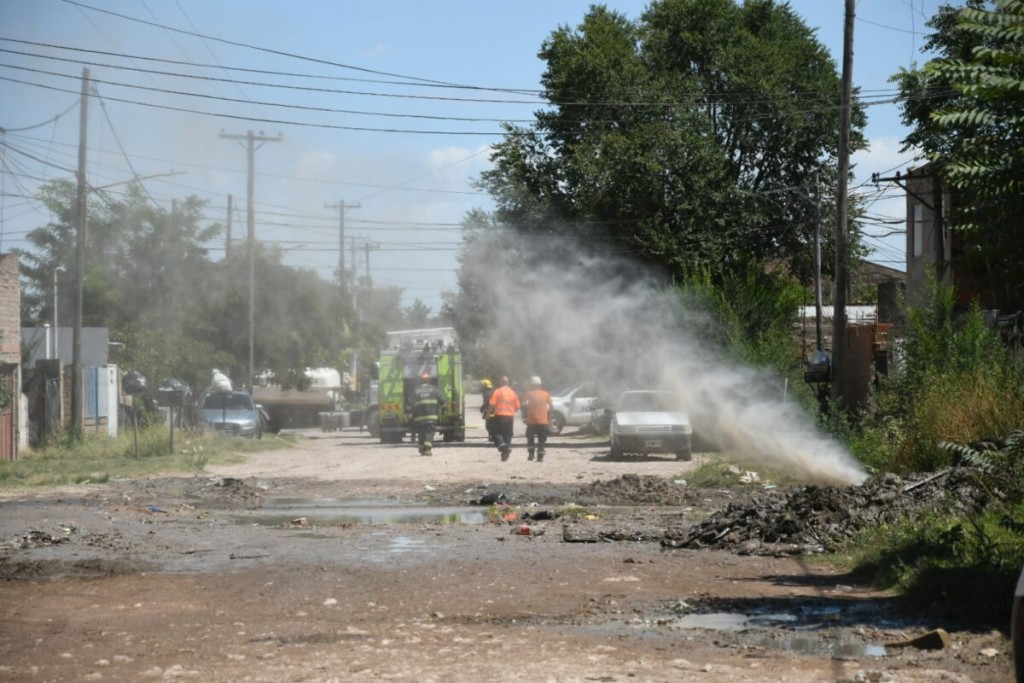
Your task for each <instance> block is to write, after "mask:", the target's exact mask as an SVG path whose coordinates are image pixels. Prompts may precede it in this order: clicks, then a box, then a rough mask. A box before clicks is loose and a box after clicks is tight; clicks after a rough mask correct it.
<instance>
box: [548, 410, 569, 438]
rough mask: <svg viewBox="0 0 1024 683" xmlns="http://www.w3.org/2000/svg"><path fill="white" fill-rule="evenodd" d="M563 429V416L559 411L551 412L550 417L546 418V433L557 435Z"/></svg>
mask: <svg viewBox="0 0 1024 683" xmlns="http://www.w3.org/2000/svg"><path fill="white" fill-rule="evenodd" d="M563 429H565V418H564V417H562V414H561V413H551V417H550V418H548V434H553V435H555V436H558V435H559V434H561V433H562V430H563Z"/></svg>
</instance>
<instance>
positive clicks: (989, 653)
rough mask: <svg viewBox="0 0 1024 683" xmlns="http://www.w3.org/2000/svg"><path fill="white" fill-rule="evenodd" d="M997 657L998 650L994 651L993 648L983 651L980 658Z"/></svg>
mask: <svg viewBox="0 0 1024 683" xmlns="http://www.w3.org/2000/svg"><path fill="white" fill-rule="evenodd" d="M998 655H999V650H997V649H995V648H994V647H986V648H985V649H984V650H982V651H981V656H982V657H996V656H998Z"/></svg>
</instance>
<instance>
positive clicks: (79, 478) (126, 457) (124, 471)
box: [0, 426, 296, 488]
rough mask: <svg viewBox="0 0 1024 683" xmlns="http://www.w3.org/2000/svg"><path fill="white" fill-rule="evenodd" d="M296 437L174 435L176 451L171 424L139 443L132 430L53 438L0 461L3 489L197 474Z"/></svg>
mask: <svg viewBox="0 0 1024 683" xmlns="http://www.w3.org/2000/svg"><path fill="white" fill-rule="evenodd" d="M295 441H296V439H295V438H294V437H288V436H280V435H273V436H268V437H265V438H263V439H260V440H258V441H257V440H253V439H238V438H231V437H225V436H221V435H216V434H175V436H174V450H173V452H172V451H171V447H170V446H171V443H170V434H169V432H168V430H167V428H165V427H155V426H154V427H147V428H145V429H141V430H140V431H139V433H138V442H137V444H136V440H135V438H134V437H133V435H132V434H131V432H130V431H128V430H123V431H122V432H121V435H120V436H118V437H117V438H115V439H108V438H105V437H92V436H87V437H86V438H84V439H82V440H81V441H79V440H77V439H71V438H64V439H53V440H51V441H50V442H49V443H48V444H47V445H46V446H44V447H42V448H39V449H37V450H34V451H30V452H26V453H22V454H21V456H20V458H19V459H18V460H13V461H0V488H15V487H23V486H29V487H31V486H55V485H66V484H98V483H103V482H107V481H110V480H112V479H118V478H121V477H139V476H146V475H152V474H167V473H173V472H186V473H192V474H194V473H197V472H201V471H202V470H203V468H204V467H206V466H207V465H208V464H229V463H232V462H238V461H240V460H241V459H242V457H243V456H244V455H245V454H246V453H254V452H258V451H268V450H277V449H279V448H288V447H290V446H293V445H294V444H295Z"/></svg>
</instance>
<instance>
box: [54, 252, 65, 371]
mask: <svg viewBox="0 0 1024 683" xmlns="http://www.w3.org/2000/svg"><path fill="white" fill-rule="evenodd" d="M66 272H67V268H65V267H64V266H57V267H56V268H54V269H53V357H54V358H60V321H59V320H58V319H57V273H66Z"/></svg>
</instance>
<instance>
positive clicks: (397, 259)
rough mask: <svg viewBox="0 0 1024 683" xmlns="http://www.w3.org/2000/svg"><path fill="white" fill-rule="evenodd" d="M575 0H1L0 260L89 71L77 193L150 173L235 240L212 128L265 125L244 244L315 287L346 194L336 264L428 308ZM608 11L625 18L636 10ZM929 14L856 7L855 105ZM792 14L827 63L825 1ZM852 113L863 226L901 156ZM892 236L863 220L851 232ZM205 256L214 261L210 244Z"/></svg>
mask: <svg viewBox="0 0 1024 683" xmlns="http://www.w3.org/2000/svg"><path fill="white" fill-rule="evenodd" d="M590 4H591V3H590V2H583V1H578V0H517V1H516V2H481V1H480V0H472V1H471V0H424V1H412V0H404V1H399V0H394V1H391V2H388V1H386V0H379V1H377V2H368V1H365V0H360V1H349V2H334V1H327V0H322V1H321V0H307V1H305V2H281V1H280V0H277V1H268V0H80V1H79V0H74V1H71V0H33V1H32V2H25V1H24V0H0V39H2V40H0V50H3V52H0V129H3V133H2V134H0V143H3V145H4V146H3V148H2V149H0V160H2V161H3V166H0V251H8V250H10V249H12V248H17V247H23V246H25V243H24V242H23V238H24V235H25V233H26V232H27V231H28V230H31V229H32V228H34V227H37V226H39V225H44V224H45V223H46V222H47V221H48V220H49V217H48V215H47V213H46V211H45V209H43V208H42V206H41V205H40V204H39V202H37V201H35V200H34V199H32V198H31V197H30V195H31V194H32V193H33V191H34V188H35V187H36V186H37V185H38V183H39V182H41V181H42V180H45V179H51V178H57V177H71V176H72V175H73V173H71V172H69V170H72V171H73V169H74V168H75V167H76V164H77V145H78V138H79V134H78V127H79V121H78V107H77V102H78V99H79V96H78V92H79V90H80V87H81V85H80V80H79V79H80V76H81V73H82V68H83V66H88V67H89V69H90V72H91V76H92V78H93V79H94V80H95V83H94V87H95V91H96V96H94V97H92V98H91V105H90V110H89V134H88V135H89V145H88V147H89V165H88V172H87V174H88V180H89V182H90V184H92V185H93V186H96V187H100V186H106V185H111V186H112V187H111V188H110V189H109V191H111V192H117V191H118V190H119V185H118V184H119V183H124V182H125V181H127V180H130V179H131V178H132V177H133V175H136V174H137V175H138V176H140V177H146V176H159V177H153V178H151V179H149V180H146V181H145V186H146V189H147V191H148V192H149V193H150V195H151V196H152V197H153V199H154V200H155V201H157V202H158V203H160V204H161V205H163V206H164V207H165V208H169V207H170V203H171V200H172V199H180V198H183V197H186V196H188V195H197V196H199V197H201V198H203V199H206V200H208V201H209V205H208V207H207V210H206V217H207V218H208V219H209V220H210V221H224V220H225V219H226V217H227V197H228V195H229V194H230V195H232V196H233V206H234V211H233V212H232V213H233V219H232V222H233V226H234V228H233V231H234V235H235V236H236V237H237V236H238V235H241V234H242V231H243V230H244V226H245V221H246V218H245V210H244V207H245V193H246V153H245V149H244V148H243V146H242V145H241V144H240V143H239V142H238V141H236V140H232V139H228V138H224V137H222V134H227V135H245V134H246V133H247V131H250V130H252V131H254V132H256V133H257V134H259V133H261V132H262V133H263V134H265V135H266V136H271V137H276V136H278V135H280V136H281V140H280V141H268V142H266V143H264V144H262V145H261V146H260V148H259V149H258V151H257V152H256V179H255V195H256V212H255V213H256V235H257V238H258V239H261V240H264V241H267V242H272V243H275V244H278V245H279V246H281V247H282V248H283V249H285V250H286V253H287V255H286V263H289V264H291V265H295V266H301V267H307V268H312V269H315V270H316V271H317V272H318V273H319V274H320V275H321V276H323V277H325V278H330V277H331V274H332V271H333V270H334V268H335V267H336V266H337V263H338V241H339V240H338V237H339V228H338V225H339V213H338V210H337V209H336V208H331V206H332V205H337V204H339V203H341V202H344V203H345V204H348V205H352V207H351V208H349V209H347V210H346V220H345V226H346V237H347V238H348V240H347V246H346V250H345V254H344V260H345V264H346V266H347V267H350V268H351V267H352V260H351V256H352V251H351V247H352V244H353V243H354V244H355V245H356V247H357V251H356V254H357V258H356V261H355V266H356V268H357V269H358V272H359V274H360V275H364V274H365V273H366V268H367V256H368V257H369V272H370V275H371V277H372V278H373V281H374V283H375V284H377V285H381V286H384V285H394V286H397V287H401V288H403V289H404V290H405V298H404V303H406V304H409V303H411V302H412V301H413V300H414V299H417V298H418V299H420V300H422V301H423V302H424V303H425V304H427V305H428V306H430V307H431V308H432V309H433V310H434V312H437V310H438V309H439V307H440V304H441V297H440V294H441V292H442V291H445V290H447V291H453V290H454V289H455V287H456V278H455V274H454V268H455V267H456V261H455V256H456V253H457V249H458V244H459V239H460V237H459V230H458V227H457V224H458V222H459V220H460V219H461V218H462V216H463V215H464V214H465V212H466V211H467V210H469V209H471V208H474V207H480V208H485V209H487V208H490V202H489V200H488V198H487V197H486V196H485V195H482V194H480V193H478V192H477V191H476V190H474V189H473V187H472V185H471V181H472V179H473V178H475V177H476V176H477V175H478V174H479V173H480V172H481V171H482V170H484V169H485V168H486V167H487V149H488V145H489V144H491V143H493V142H495V141H497V140H498V139H500V127H499V123H498V121H527V120H529V119H530V117H531V114H532V112H533V111H534V110H536V109H537V108H538V105H537V101H536V98H535V97H533V96H532V95H531V94H530V93H529V91H534V90H536V89H537V87H538V83H539V77H540V74H541V72H542V71H543V64H542V63H541V62H540V60H538V59H537V56H536V55H537V51H538V49H539V47H540V45H541V43H542V41H543V40H544V39H545V38H546V37H547V36H548V35H549V34H550V33H551V31H552V30H554V29H555V28H557V27H558V26H559V25H566V24H568V25H573V26H575V25H576V24H578V23H579V21H580V20H581V18H582V17H583V15H584V13H585V12H586V10H587V8H588V7H589V6H590ZM605 4H607V6H608V7H610V8H612V9H614V10H617V11H619V12H621V13H623V14H625V15H626V16H627V17H629V18H634V19H635V18H636V17H638V16H639V14H640V13H641V12H642V11H643V10H644V9H645V8H646V7H647V4H648V3H647V2H640V1H638V0H637V1H634V0H615V1H612V2H608V3H605ZM939 4H940V3H939V2H937V1H936V0H860V1H859V3H858V5H857V22H856V24H855V35H854V40H855V56H854V83H855V85H856V86H857V87H859V88H861V90H862V91H863V92H865V93H872V94H874V96H875V97H873V99H882V98H883V95H884V94H885V93H890V94H891V93H894V90H893V86H892V84H890V83H888V78H889V77H890V76H891V75H892V74H893V73H895V72H896V71H898V70H899V69H900V68H901V67H907V66H909V65H910V64H911V63H912V62H914V61H915V60H916V61H918V62H920V61H921V60H922V56H921V54H920V52H919V50H920V47H921V45H922V43H923V41H924V37H925V36H924V32H925V30H926V29H925V26H924V23H925V21H927V19H928V18H930V17H931V16H932V15H933V14H934V13H935V11H936V9H937V8H938V6H939ZM790 5H791V6H792V7H793V9H794V10H795V11H796V12H797V14H799V15H800V16H802V17H803V18H804V20H805V22H806V23H807V24H808V25H809V26H810V27H812V28H814V29H816V30H817V33H818V38H819V39H820V40H821V41H822V42H823V43H824V44H825V45H826V46H827V47H828V49H829V50H830V52H831V53H832V55H833V58H834V59H835V61H836V63H837V65H839V66H841V57H842V39H843V14H844V2H843V0H793V1H792V2H791V3H790ZM190 34H200V36H201V37H200V36H197V35H190ZM17 41H25V42H17ZM67 48H72V49H67ZM83 50H92V51H95V52H93V53H87V52H84V51H83ZM19 53H28V54H19ZM138 57H146V58H150V59H149V60H140V59H137V58H138ZM158 60H159V61H158ZM86 62H91V64H86ZM115 67H130V68H131V70H126V69H123V68H115ZM240 69H247V70H250V71H243V70H240ZM146 70H148V71H146ZM265 72H277V73H276V74H268V73H265ZM171 74H181V75H171ZM184 76H191V77H192V78H187V77H184ZM197 76H199V77H202V79H197V78H195V77H197ZM241 81H245V82H246V83H243V82H241ZM268 84H273V85H276V86H279V87H268ZM441 84H457V85H462V86H472V87H471V88H465V87H462V88H451V87H441ZM129 86H131V87H129ZM515 90H520V91H525V92H523V93H522V94H520V93H516V92H511V91H515ZM327 91H331V92H327ZM186 93H190V94H198V95H202V97H194V96H191V95H189V94H186ZM278 105H286V106H278ZM868 114H869V125H868V129H867V135H868V138H869V140H870V142H871V150H870V151H869V152H866V153H861V154H858V155H857V156H856V157H855V158H854V163H855V164H856V166H855V173H856V181H855V182H854V184H853V186H852V187H851V192H852V193H865V194H866V195H867V196H868V197H869V199H870V201H871V207H870V211H871V214H872V215H873V216H876V217H878V218H879V219H884V218H885V217H900V216H901V215H902V207H903V203H902V195H901V193H900V192H899V191H898V190H897V188H895V187H887V188H886V187H883V188H876V187H875V186H874V185H872V184H871V183H870V177H871V174H872V173H875V172H877V173H881V174H883V175H886V174H889V173H890V172H892V171H894V170H897V169H905V168H906V167H908V166H913V165H915V161H914V155H913V153H904V154H899V148H900V140H901V139H902V138H903V137H904V136H905V134H906V131H905V130H904V129H903V128H902V126H901V125H900V122H899V116H898V110H897V108H896V106H895V105H894V104H876V105H873V106H871V107H870V108H869V111H868ZM55 117H56V119H55ZM38 124H42V125H38ZM19 129H26V130H19ZM172 171H173V172H175V173H176V175H167V174H169V173H171V172H172ZM356 205H358V206H356ZM900 227H901V226H898V225H897V226H893V225H886V224H884V222H882V221H881V220H880V222H879V224H878V225H875V226H869V227H868V233H869V234H874V235H881V234H883V233H887V232H890V231H891V230H893V229H894V228H896V229H899V228H900ZM868 244H869V245H871V246H873V247H875V248H876V249H877V252H876V253H875V254H874V255H873V257H872V258H873V260H877V261H878V262H880V263H884V264H885V265H888V266H891V267H896V268H899V269H902V268H903V265H902V259H903V253H904V248H903V244H904V237H903V235H902V234H892V235H889V236H888V237H885V238H869V239H868ZM214 246H215V248H214V249H213V250H212V252H211V253H212V255H213V257H214V258H218V257H219V256H220V255H222V254H223V250H222V245H214Z"/></svg>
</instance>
